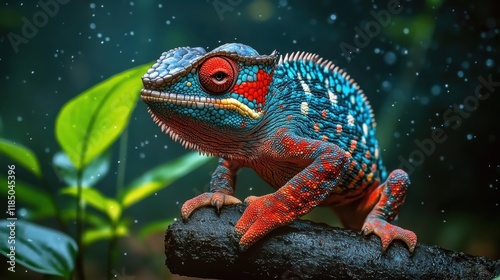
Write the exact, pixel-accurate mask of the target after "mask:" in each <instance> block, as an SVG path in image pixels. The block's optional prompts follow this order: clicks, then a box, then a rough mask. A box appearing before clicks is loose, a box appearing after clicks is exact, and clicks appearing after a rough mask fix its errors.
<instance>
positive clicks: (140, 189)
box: [121, 152, 211, 209]
mask: <svg viewBox="0 0 500 280" xmlns="http://www.w3.org/2000/svg"><path fill="white" fill-rule="evenodd" d="M210 159H211V158H210V157H205V156H200V155H198V153H197V152H191V153H188V154H186V155H184V156H182V157H179V158H177V159H175V160H173V161H171V162H167V163H164V164H162V165H160V166H157V167H156V168H154V169H152V170H150V171H148V172H146V173H145V174H143V175H142V176H141V177H139V178H137V179H136V180H135V181H134V182H132V183H131V184H130V186H127V187H126V188H125V190H124V192H123V196H122V197H121V202H122V206H123V209H126V208H128V207H129V206H130V205H132V204H134V203H137V202H138V201H141V200H142V199H144V198H146V197H147V196H149V195H151V194H153V193H155V192H157V191H159V190H161V189H163V188H165V187H167V186H168V185H170V184H171V183H172V182H174V181H175V180H177V179H178V178H180V177H182V176H185V175H186V174H188V173H190V172H191V171H193V170H195V169H196V168H198V167H200V166H201V165H203V164H205V163H206V162H208V161H209V160H210Z"/></svg>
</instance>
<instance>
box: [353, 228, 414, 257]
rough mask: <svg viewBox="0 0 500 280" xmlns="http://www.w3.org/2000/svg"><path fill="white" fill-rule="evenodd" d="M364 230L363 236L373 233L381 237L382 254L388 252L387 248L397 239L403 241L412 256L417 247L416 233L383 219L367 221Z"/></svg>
mask: <svg viewBox="0 0 500 280" xmlns="http://www.w3.org/2000/svg"><path fill="white" fill-rule="evenodd" d="M362 229H363V230H362V234H363V236H367V235H370V234H372V233H373V234H375V235H377V236H378V237H380V241H381V243H382V254H384V253H385V252H386V251H387V248H388V247H389V245H390V244H391V243H392V241H393V240H395V239H399V240H401V241H403V242H404V243H405V244H406V245H407V246H408V250H409V251H410V253H411V254H413V251H414V250H415V246H416V245H417V235H415V233H414V232H412V231H409V230H406V229H402V228H400V227H398V226H395V225H391V224H390V223H388V222H386V221H384V220H382V219H370V220H367V221H366V222H365V224H364V225H363V228H362Z"/></svg>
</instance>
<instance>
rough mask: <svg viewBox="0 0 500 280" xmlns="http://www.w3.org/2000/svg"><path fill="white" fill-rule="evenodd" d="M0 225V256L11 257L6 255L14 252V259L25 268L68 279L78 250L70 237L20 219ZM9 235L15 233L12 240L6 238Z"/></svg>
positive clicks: (3, 222) (3, 221)
mask: <svg viewBox="0 0 500 280" xmlns="http://www.w3.org/2000/svg"><path fill="white" fill-rule="evenodd" d="M12 223H14V226H12ZM0 228H2V230H0V239H1V240H3V241H2V242H0V252H1V253H2V255H4V256H7V258H8V259H9V260H10V259H11V257H10V256H9V255H7V254H11V253H12V251H13V252H14V253H15V256H14V257H15V262H16V263H19V264H21V265H23V266H25V267H26V268H29V269H31V270H34V271H37V272H40V273H43V274H49V275H57V276H62V277H64V278H66V279H70V276H71V272H72V271H73V269H74V259H75V256H76V253H77V245H76V243H75V241H74V240H73V239H72V238H71V237H69V236H68V235H66V234H64V233H62V232H59V231H56V230H53V229H50V228H46V227H42V226H39V225H36V224H33V223H29V222H26V221H19V220H18V221H7V220H0ZM10 236H15V239H9V238H10ZM8 240H9V241H10V240H15V244H14V243H11V244H8V242H9V241H8ZM11 246H12V247H15V248H12V247H11ZM12 249H15V250H12ZM16 268H17V267H16ZM17 269H19V268H17ZM16 272H17V271H16Z"/></svg>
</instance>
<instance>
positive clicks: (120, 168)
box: [107, 128, 128, 272]
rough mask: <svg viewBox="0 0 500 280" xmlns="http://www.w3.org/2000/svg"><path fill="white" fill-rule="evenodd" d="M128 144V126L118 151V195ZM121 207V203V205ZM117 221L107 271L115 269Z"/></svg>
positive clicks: (113, 222)
mask: <svg viewBox="0 0 500 280" xmlns="http://www.w3.org/2000/svg"><path fill="white" fill-rule="evenodd" d="M127 146H128V128H125V130H124V131H123V134H122V136H121V137H120V148H119V152H118V160H119V162H120V163H119V164H118V174H117V175H116V176H117V178H116V196H117V197H119V196H120V195H121V192H122V189H123V183H124V181H125V169H126V166H127V165H126V159H127ZM120 207H121V205H120ZM119 220H120V219H118V220H117V221H111V230H112V235H111V239H110V240H109V244H108V256H107V271H108V272H111V271H113V269H114V266H115V264H116V256H117V251H116V250H117V244H118V235H117V232H116V230H117V227H118V223H119Z"/></svg>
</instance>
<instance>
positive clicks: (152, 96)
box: [141, 89, 263, 120]
mask: <svg viewBox="0 0 500 280" xmlns="http://www.w3.org/2000/svg"><path fill="white" fill-rule="evenodd" d="M141 98H142V100H143V101H144V102H146V104H150V103H154V102H160V103H168V104H174V105H176V106H180V107H184V108H192V109H194V110H202V109H204V108H208V107H213V108H214V109H222V110H231V111H236V112H237V113H238V114H240V115H241V116H246V117H249V118H251V119H254V120H256V119H260V118H261V117H262V115H263V113H262V112H257V111H255V110H253V109H251V108H250V107H248V106H247V105H245V104H244V103H242V102H240V101H238V100H237V99H235V98H231V97H230V98H224V99H216V98H210V97H199V96H192V95H184V94H177V93H168V92H160V91H156V90H150V89H142V90H141Z"/></svg>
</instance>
